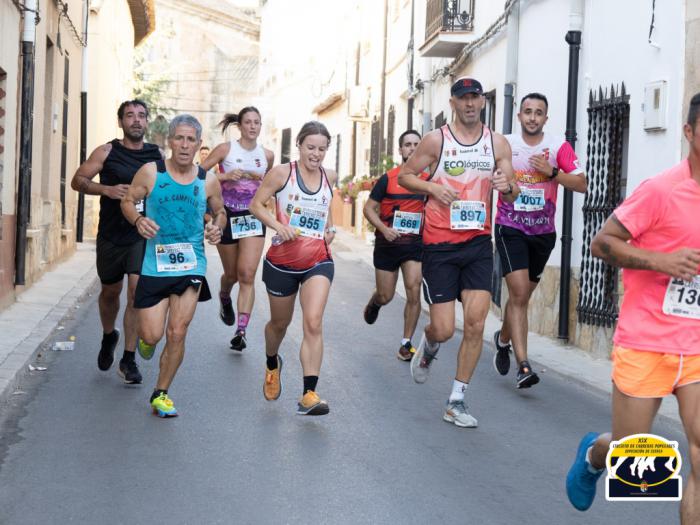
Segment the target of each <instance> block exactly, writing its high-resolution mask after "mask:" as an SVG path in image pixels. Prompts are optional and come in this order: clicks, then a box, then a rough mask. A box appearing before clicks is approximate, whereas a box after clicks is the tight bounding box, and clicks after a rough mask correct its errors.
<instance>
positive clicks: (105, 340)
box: [97, 328, 119, 371]
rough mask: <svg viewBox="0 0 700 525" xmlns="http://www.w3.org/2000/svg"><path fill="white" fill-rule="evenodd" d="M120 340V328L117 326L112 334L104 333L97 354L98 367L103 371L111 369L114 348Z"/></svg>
mask: <svg viewBox="0 0 700 525" xmlns="http://www.w3.org/2000/svg"><path fill="white" fill-rule="evenodd" d="M118 342H119V330H117V329H116V328H115V329H114V331H113V332H112V333H111V334H102V345H101V346H100V353H99V354H97V368H99V369H100V370H102V371H105V370H109V369H110V367H111V366H112V363H114V349H115V348H116V347H117V343H118Z"/></svg>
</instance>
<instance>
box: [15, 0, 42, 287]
mask: <svg viewBox="0 0 700 525" xmlns="http://www.w3.org/2000/svg"><path fill="white" fill-rule="evenodd" d="M24 5H25V6H26V8H27V10H26V11H25V13H24V21H23V27H22V101H21V104H22V106H21V110H20V111H21V114H20V149H19V177H18V180H17V230H16V231H17V233H16V235H17V238H16V240H15V286H23V285H24V284H25V272H26V261H27V225H28V224H29V199H30V195H31V192H32V122H33V120H34V118H33V113H34V41H35V39H36V23H37V12H36V11H37V0H26V1H25V3H24Z"/></svg>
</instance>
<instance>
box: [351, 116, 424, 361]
mask: <svg viewBox="0 0 700 525" xmlns="http://www.w3.org/2000/svg"><path fill="white" fill-rule="evenodd" d="M420 138H421V137H420V134H419V133H418V132H417V131H414V130H412V129H409V130H408V131H404V132H403V133H402V134H401V136H400V137H399V151H400V152H401V158H402V160H403V162H406V161H407V160H408V158H409V157H410V156H411V154H412V153H413V151H414V150H415V149H416V146H418V143H419V142H420ZM400 170H401V166H396V167H395V168H392V169H391V170H389V171H388V172H387V173H385V174H384V175H382V176H381V177H380V178H379V180H378V181H377V183H376V184H375V185H374V188H372V192H371V193H370V195H369V199H368V200H367V203H366V204H365V207H364V214H365V217H366V218H367V220H368V221H369V222H370V224H372V226H374V227H375V241H374V268H375V271H374V275H375V282H376V286H377V289H376V290H375V291H374V293H373V294H372V297H370V299H369V302H368V303H367V306H365V312H364V318H365V321H366V322H367V324H374V322H375V321H376V320H377V316H378V315H379V309H380V308H381V307H382V306H384V305H385V304H388V303H389V302H390V301H391V300H392V298H393V297H394V293H395V292H396V283H397V281H398V279H399V268H401V273H402V274H403V283H404V288H405V289H406V306H405V307H404V311H403V319H404V324H403V339H401V344H400V346H399V351H398V353H397V354H396V357H398V358H399V359H401V360H402V361H410V360H411V358H412V357H413V354H414V353H415V351H416V350H415V348H413V343H412V342H411V338H412V337H413V332H415V330H416V324H417V323H418V318H419V317H420V310H421V305H420V283H421V278H422V275H421V268H420V261H421V258H422V256H423V243H422V241H421V231H422V229H423V205H424V201H425V197H424V196H423V195H416V194H413V193H410V192H408V191H407V190H405V189H404V188H402V187H401V186H399V183H398V175H399V171H400ZM427 177H428V174H427V173H424V174H422V178H424V179H425V178H427Z"/></svg>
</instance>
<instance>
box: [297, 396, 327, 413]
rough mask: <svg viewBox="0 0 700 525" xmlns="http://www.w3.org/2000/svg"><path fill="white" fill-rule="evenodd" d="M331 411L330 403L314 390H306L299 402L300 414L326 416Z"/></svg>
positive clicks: (298, 411)
mask: <svg viewBox="0 0 700 525" xmlns="http://www.w3.org/2000/svg"><path fill="white" fill-rule="evenodd" d="M329 411H330V409H329V408H328V403H326V402H325V401H324V400H323V399H321V398H320V397H319V396H318V394H317V393H316V392H314V391H313V390H309V391H308V392H306V394H304V395H303V397H302V398H301V399H300V400H299V403H298V404H297V414H299V415H300V416H325V415H326V414H328V412H329Z"/></svg>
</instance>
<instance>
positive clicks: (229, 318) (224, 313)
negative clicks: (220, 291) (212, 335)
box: [219, 297, 236, 326]
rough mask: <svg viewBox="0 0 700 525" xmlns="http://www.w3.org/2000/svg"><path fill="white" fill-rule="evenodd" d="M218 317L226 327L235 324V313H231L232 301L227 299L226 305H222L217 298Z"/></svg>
mask: <svg viewBox="0 0 700 525" xmlns="http://www.w3.org/2000/svg"><path fill="white" fill-rule="evenodd" d="M219 304H220V305H221V306H220V307H219V317H220V318H221V320H222V321H223V322H224V324H225V325H226V326H233V323H234V322H236V312H234V311H233V301H231V300H230V299H229V301H228V303H224V302H223V301H222V300H221V297H219Z"/></svg>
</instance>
